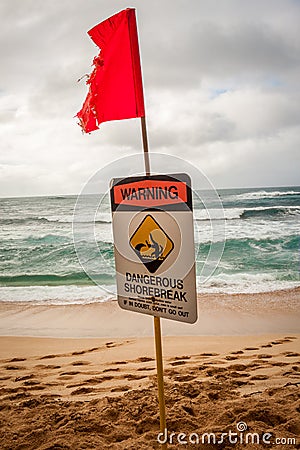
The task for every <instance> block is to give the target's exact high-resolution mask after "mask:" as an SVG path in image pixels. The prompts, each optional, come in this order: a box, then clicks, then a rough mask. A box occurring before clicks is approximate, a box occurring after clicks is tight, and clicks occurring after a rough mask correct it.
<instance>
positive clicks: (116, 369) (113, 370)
mask: <svg viewBox="0 0 300 450" xmlns="http://www.w3.org/2000/svg"><path fill="white" fill-rule="evenodd" d="M138 370H139V369H138ZM119 371H120V367H115V368H112V367H109V368H108V369H104V370H103V373H105V372H119Z"/></svg>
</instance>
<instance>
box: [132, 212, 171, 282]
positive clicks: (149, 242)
mask: <svg viewBox="0 0 300 450" xmlns="http://www.w3.org/2000/svg"><path fill="white" fill-rule="evenodd" d="M129 242H130V245H131V247H132V249H133V250H134V251H135V253H136V254H137V256H138V257H139V259H140V260H141V262H142V263H143V264H144V265H145V266H146V267H147V269H148V270H149V272H151V273H154V272H156V270H157V269H158V268H159V267H160V265H161V264H162V263H163V262H164V260H165V259H166V258H167V256H168V255H169V254H170V253H171V251H172V250H173V248H174V244H173V241H172V240H171V239H170V237H169V236H168V235H167V234H166V232H165V231H164V230H163V229H162V227H161V226H160V225H159V223H158V222H157V221H156V220H155V219H154V218H153V217H152V216H151V215H150V214H148V215H147V216H146V217H144V219H143V220H142V222H141V223H140V224H139V226H138V227H137V229H136V230H135V232H134V233H133V235H132V236H131V238H130V240H129Z"/></svg>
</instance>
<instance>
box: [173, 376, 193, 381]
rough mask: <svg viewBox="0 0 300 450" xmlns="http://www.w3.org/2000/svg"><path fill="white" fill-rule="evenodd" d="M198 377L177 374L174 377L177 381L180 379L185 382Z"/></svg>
mask: <svg viewBox="0 0 300 450" xmlns="http://www.w3.org/2000/svg"><path fill="white" fill-rule="evenodd" d="M196 378H197V377H194V376H193V375H176V376H175V377H174V380H175V381H179V382H180V383H184V382H187V381H192V380H195V379H196Z"/></svg>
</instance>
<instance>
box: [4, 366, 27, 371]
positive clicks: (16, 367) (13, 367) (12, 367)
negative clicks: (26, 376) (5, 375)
mask: <svg viewBox="0 0 300 450" xmlns="http://www.w3.org/2000/svg"><path fill="white" fill-rule="evenodd" d="M4 369H6V370H24V369H25V367H20V366H4Z"/></svg>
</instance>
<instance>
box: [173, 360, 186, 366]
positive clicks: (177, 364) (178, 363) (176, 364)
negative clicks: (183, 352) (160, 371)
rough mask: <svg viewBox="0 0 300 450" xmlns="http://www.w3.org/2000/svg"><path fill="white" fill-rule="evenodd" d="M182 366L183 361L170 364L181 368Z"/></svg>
mask: <svg viewBox="0 0 300 450" xmlns="http://www.w3.org/2000/svg"><path fill="white" fill-rule="evenodd" d="M183 364H186V362H185V361H175V362H172V363H170V366H182V365H183Z"/></svg>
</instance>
